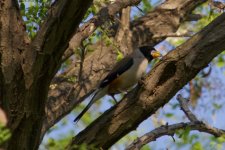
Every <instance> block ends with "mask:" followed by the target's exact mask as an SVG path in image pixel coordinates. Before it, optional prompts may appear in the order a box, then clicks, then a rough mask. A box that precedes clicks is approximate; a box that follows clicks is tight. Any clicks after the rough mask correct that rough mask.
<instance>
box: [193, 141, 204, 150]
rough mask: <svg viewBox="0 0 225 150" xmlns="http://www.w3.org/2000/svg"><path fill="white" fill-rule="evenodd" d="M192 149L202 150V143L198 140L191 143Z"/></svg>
mask: <svg viewBox="0 0 225 150" xmlns="http://www.w3.org/2000/svg"><path fill="white" fill-rule="evenodd" d="M191 149H192V150H203V147H202V144H201V143H200V142H195V143H194V144H193V145H192V148H191Z"/></svg>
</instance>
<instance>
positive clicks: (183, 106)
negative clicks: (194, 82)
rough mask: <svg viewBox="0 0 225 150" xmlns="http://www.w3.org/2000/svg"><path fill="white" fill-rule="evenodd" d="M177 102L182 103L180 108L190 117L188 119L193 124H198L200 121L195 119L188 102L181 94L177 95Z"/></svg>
mask: <svg viewBox="0 0 225 150" xmlns="http://www.w3.org/2000/svg"><path fill="white" fill-rule="evenodd" d="M177 100H178V102H179V103H180V107H181V110H183V112H184V113H185V115H186V116H187V117H188V119H189V120H190V121H191V122H197V121H198V119H197V118H196V117H195V115H194V114H193V113H192V112H191V111H190V109H189V108H188V103H187V102H188V100H187V99H185V98H183V97H182V96H181V94H178V95H177Z"/></svg>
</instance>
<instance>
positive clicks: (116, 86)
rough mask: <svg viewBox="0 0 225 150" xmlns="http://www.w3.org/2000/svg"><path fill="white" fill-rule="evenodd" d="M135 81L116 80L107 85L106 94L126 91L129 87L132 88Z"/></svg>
mask: <svg viewBox="0 0 225 150" xmlns="http://www.w3.org/2000/svg"><path fill="white" fill-rule="evenodd" d="M136 82H137V81H136V80H135V81H134V80H129V79H123V77H120V78H117V79H115V80H114V81H112V83H110V85H109V90H108V93H110V94H117V93H121V92H125V91H127V90H128V89H129V88H130V87H132V86H133V85H134V84H135V83H136Z"/></svg>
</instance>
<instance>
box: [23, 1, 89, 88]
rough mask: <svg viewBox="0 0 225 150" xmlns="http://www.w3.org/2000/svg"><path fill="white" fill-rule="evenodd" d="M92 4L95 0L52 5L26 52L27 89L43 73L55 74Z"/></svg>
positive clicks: (61, 2) (50, 76)
mask: <svg viewBox="0 0 225 150" xmlns="http://www.w3.org/2000/svg"><path fill="white" fill-rule="evenodd" d="M91 3H92V0H75V1H71V0H57V1H56V2H55V3H54V4H53V6H52V8H51V9H50V10H49V11H48V17H47V18H46V19H45V21H44V23H43V24H42V25H41V29H40V30H39V31H38V32H37V35H36V37H35V38H34V40H33V41H32V43H31V45H30V48H29V49H28V50H27V51H25V52H24V57H25V63H24V64H23V70H24V74H25V77H26V87H27V88H29V87H30V86H31V85H32V84H35V83H33V82H35V79H39V78H40V76H45V78H46V79H48V80H49V81H50V80H51V79H52V78H53V77H54V75H55V73H56V71H57V70H58V68H59V66H60V64H61V63H60V60H61V57H62V55H63V53H64V51H65V50H66V48H67V47H68V43H69V40H70V39H71V37H72V35H73V34H74V33H75V31H76V29H77V27H78V25H79V24H80V22H81V20H82V19H83V17H84V15H85V13H86V11H87V9H88V8H89V7H90V5H91ZM50 68H51V69H50ZM33 70H35V71H33ZM38 82H40V81H38Z"/></svg>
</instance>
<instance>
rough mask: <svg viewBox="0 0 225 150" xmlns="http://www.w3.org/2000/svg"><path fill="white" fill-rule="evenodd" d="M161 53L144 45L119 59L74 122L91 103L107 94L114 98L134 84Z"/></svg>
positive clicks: (75, 120)
mask: <svg viewBox="0 0 225 150" xmlns="http://www.w3.org/2000/svg"><path fill="white" fill-rule="evenodd" d="M160 56H161V54H160V53H159V52H157V51H156V50H155V48H153V47H151V46H142V47H140V48H138V49H137V50H135V51H134V52H133V53H132V54H130V55H128V56H126V57H124V58H123V59H122V60H121V61H119V62H118V63H117V64H116V65H115V66H114V67H113V69H112V70H111V71H110V72H109V74H108V75H107V76H106V77H105V78H104V79H103V80H102V81H101V82H100V84H99V86H98V88H97V89H96V90H95V91H94V92H93V93H94V95H93V97H92V99H91V101H90V102H89V103H88V105H87V106H86V107H85V108H84V110H83V111H82V112H81V113H80V114H79V115H78V116H77V117H76V118H75V119H74V122H77V121H79V120H80V118H81V117H82V116H83V115H84V113H85V112H86V111H87V110H88V109H89V108H90V107H91V105H92V104H93V103H94V102H95V101H96V100H98V99H100V98H102V97H103V96H105V95H106V94H108V95H110V96H112V97H113V99H114V100H115V98H114V95H115V94H119V93H122V92H126V91H127V90H128V89H129V88H131V87H132V86H134V85H135V84H136V83H137V82H138V81H139V80H140V79H141V77H142V76H143V75H144V74H145V73H146V69H147V66H148V63H149V62H150V61H151V60H152V59H153V58H157V57H160Z"/></svg>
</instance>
